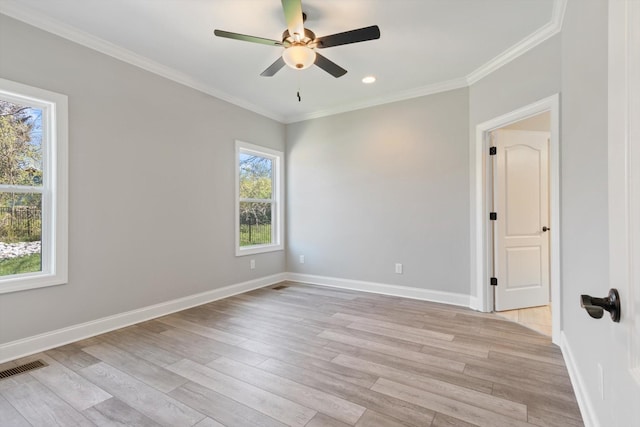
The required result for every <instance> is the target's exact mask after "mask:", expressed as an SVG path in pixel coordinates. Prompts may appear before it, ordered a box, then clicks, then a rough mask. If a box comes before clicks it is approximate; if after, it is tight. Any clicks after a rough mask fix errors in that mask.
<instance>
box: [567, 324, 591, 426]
mask: <svg viewBox="0 0 640 427" xmlns="http://www.w3.org/2000/svg"><path fill="white" fill-rule="evenodd" d="M560 349H561V350H562V356H563V357H564V363H565V364H566V365H567V371H569V378H571V385H572V386H573V391H574V393H575V395H576V400H577V401H578V406H579V407H580V413H581V414H582V421H583V422H584V425H585V427H600V423H599V422H598V417H597V416H596V412H595V410H594V408H593V405H592V404H591V399H589V394H588V393H587V388H586V386H585V384H584V380H583V379H582V375H580V371H579V370H578V366H577V365H576V360H575V358H574V357H573V352H572V350H571V346H570V345H569V342H568V341H567V336H566V335H565V334H564V331H563V332H560Z"/></svg>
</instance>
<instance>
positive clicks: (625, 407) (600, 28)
mask: <svg viewBox="0 0 640 427" xmlns="http://www.w3.org/2000/svg"><path fill="white" fill-rule="evenodd" d="M607 32H608V8H607V2H605V1H601V0H580V1H576V0H573V1H570V2H569V3H568V8H567V12H566V16H565V21H564V27H563V33H562V53H563V69H562V89H563V97H562V183H563V186H562V231H561V232H562V242H563V251H562V259H563V270H562V273H563V274H562V276H563V277H562V280H563V307H562V309H563V313H564V324H563V326H564V333H565V336H566V340H567V343H568V345H569V346H570V348H571V350H572V353H573V355H574V358H575V362H576V366H577V368H578V371H579V373H580V375H581V377H582V380H583V381H584V386H585V391H586V393H587V400H588V402H589V404H590V406H591V407H592V408H593V412H594V415H595V418H596V419H597V420H598V421H597V422H598V424H599V425H601V426H612V427H624V426H630V425H635V423H637V422H638V419H639V418H638V417H640V409H639V408H638V397H639V396H638V386H637V384H635V383H634V381H633V379H632V377H631V375H630V372H629V370H628V347H627V346H628V343H627V338H626V337H625V328H624V325H622V324H614V323H612V322H611V321H610V320H609V319H608V316H607V315H606V314H605V319H601V320H594V319H591V318H589V317H588V316H587V314H586V313H585V311H584V310H583V309H581V308H580V306H579V303H578V301H579V297H580V295H581V294H584V293H586V294H590V295H593V296H604V295H606V294H607V291H608V289H609V288H610V287H615V283H609V268H608V266H609V251H608V249H609V248H608V244H609V241H608V221H609V218H608V211H607V206H608V200H607V198H608V189H607V187H608V181H607V178H608V175H607V167H608V156H607V139H608V123H607V114H608V108H607V105H608V104H607V103H608V86H607V79H608V70H607V66H608V47H607V40H608V36H607ZM585 46H588V49H585V48H584V47H585ZM622 303H623V307H624V304H625V301H622ZM622 315H623V316H624V312H623V313H622ZM598 364H600V365H601V366H602V368H603V374H604V399H602V397H601V396H600V386H599V375H598V374H597V372H598Z"/></svg>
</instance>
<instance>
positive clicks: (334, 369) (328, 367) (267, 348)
mask: <svg viewBox="0 0 640 427" xmlns="http://www.w3.org/2000/svg"><path fill="white" fill-rule="evenodd" d="M242 345H243V346H244V348H247V349H248V350H251V351H254V352H256V353H259V354H262V355H263V356H266V357H267V358H273V359H277V360H280V361H282V362H285V363H289V364H291V365H294V366H298V367H301V368H309V369H321V370H322V371H323V372H324V373H325V374H326V375H329V376H333V377H335V378H339V379H341V380H343V381H347V382H350V383H352V384H355V385H358V386H361V387H366V388H369V387H371V386H372V385H373V384H374V383H375V382H376V380H377V379H378V377H376V376H373V375H369V374H367V373H365V372H362V371H358V370H355V369H351V368H345V367H343V366H339V365H336V364H333V363H331V362H330V361H326V360H323V359H318V358H315V357H311V356H307V355H305V354H301V353H298V352H295V351H290V350H288V349H286V348H282V347H278V346H274V345H270V344H265V343H262V342H258V341H251V340H249V341H246V342H244V343H242ZM335 354H338V353H335ZM489 391H491V389H489Z"/></svg>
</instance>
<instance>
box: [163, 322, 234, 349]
mask: <svg viewBox="0 0 640 427" xmlns="http://www.w3.org/2000/svg"><path fill="white" fill-rule="evenodd" d="M158 321H159V322H161V323H164V324H166V325H170V326H172V327H175V328H179V329H184V330H185V331H188V332H192V333H194V334H197V335H202V336H203V337H206V338H211V339H214V340H216V341H218V342H222V343H225V344H230V345H236V344H238V343H241V342H242V341H244V340H245V338H241V337H238V336H236V335H232V334H229V333H226V332H224V331H220V330H218V329H215V328H211V327H207V326H202V325H199V324H197V323H194V322H190V321H188V320H183V319H180V318H178V317H177V316H165V317H161V318H160V319H158Z"/></svg>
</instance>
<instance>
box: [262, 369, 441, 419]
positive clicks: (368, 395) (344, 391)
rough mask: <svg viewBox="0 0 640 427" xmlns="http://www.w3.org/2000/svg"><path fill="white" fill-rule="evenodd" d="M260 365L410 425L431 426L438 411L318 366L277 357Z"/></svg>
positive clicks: (276, 373)
mask: <svg viewBox="0 0 640 427" xmlns="http://www.w3.org/2000/svg"><path fill="white" fill-rule="evenodd" d="M259 368H261V369H264V370H266V371H269V372H271V373H273V374H275V375H279V376H281V377H285V378H288V379H290V380H292V381H296V382H298V383H300V384H305V385H307V386H309V387H314V388H317V389H320V390H324V391H326V392H328V393H331V394H334V395H336V396H340V397H342V398H343V399H346V400H348V401H350V402H353V403H355V404H358V405H360V406H363V407H366V408H368V409H372V410H374V411H376V412H379V413H382V414H386V415H388V416H390V417H392V418H395V419H397V420H399V421H401V422H404V423H405V424H407V425H409V426H415V427H424V426H425V425H426V426H428V425H429V424H430V423H431V420H432V419H433V417H434V415H435V414H434V412H433V411H431V410H429V409H427V408H424V407H421V406H419V405H415V404H413V403H410V402H407V401H405V400H402V399H396V398H394V397H391V396H388V395H385V394H382V393H378V392H376V391H372V390H371V389H368V388H364V387H359V386H357V385H354V384H351V383H349V382H347V381H343V380H340V379H339V378H335V377H332V376H329V375H326V374H325V373H324V372H323V371H321V370H318V369H313V370H311V369H304V368H300V367H297V366H293V365H289V364H286V363H283V362H280V361H278V360H275V359H269V360H267V361H265V362H263V363H261V364H260V365H259Z"/></svg>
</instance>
